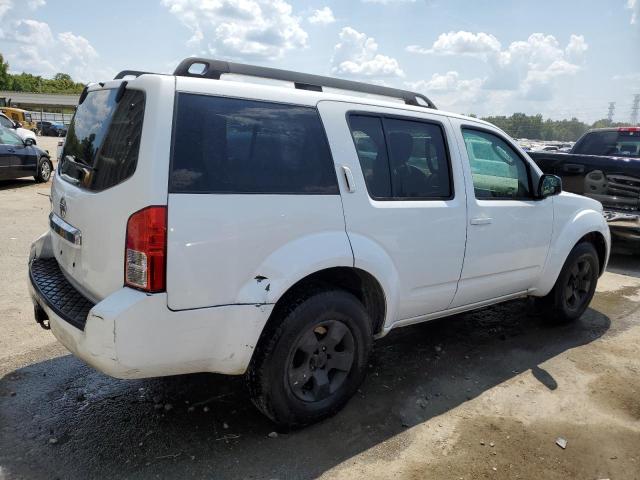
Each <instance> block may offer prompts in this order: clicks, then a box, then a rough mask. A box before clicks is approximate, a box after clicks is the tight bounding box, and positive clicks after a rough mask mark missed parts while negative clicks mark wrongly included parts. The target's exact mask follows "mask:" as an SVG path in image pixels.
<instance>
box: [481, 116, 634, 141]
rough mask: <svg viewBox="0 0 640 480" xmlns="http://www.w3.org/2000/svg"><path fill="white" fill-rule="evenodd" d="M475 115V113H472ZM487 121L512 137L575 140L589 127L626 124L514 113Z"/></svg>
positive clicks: (605, 120)
mask: <svg viewBox="0 0 640 480" xmlns="http://www.w3.org/2000/svg"><path fill="white" fill-rule="evenodd" d="M472 116H475V115H472ZM482 120H485V121H487V122H489V123H493V124H494V125H495V126H497V127H498V128H501V129H502V130H504V131H505V132H507V133H508V134H509V135H510V136H512V137H513V138H528V139H530V140H560V141H564V142H575V141H576V140H577V139H578V138H579V137H580V136H581V135H582V134H583V133H584V132H586V131H587V130H589V129H590V128H604V127H622V126H624V125H626V124H624V123H617V122H611V121H609V120H608V119H606V118H603V119H601V120H597V121H596V122H594V123H592V124H588V123H584V122H581V121H580V120H578V119H577V118H575V117H573V118H572V119H571V120H551V119H550V118H547V119H546V120H544V119H543V118H542V115H540V114H538V115H526V114H524V113H514V114H513V115H511V116H510V117H506V116H504V115H499V116H492V117H483V118H482Z"/></svg>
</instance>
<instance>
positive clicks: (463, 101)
mask: <svg viewBox="0 0 640 480" xmlns="http://www.w3.org/2000/svg"><path fill="white" fill-rule="evenodd" d="M483 84H484V79H482V78H473V79H470V80H463V79H460V74H459V73H458V72H456V71H449V72H447V73H445V74H442V75H441V74H439V73H434V74H433V75H432V76H431V78H430V79H429V80H418V81H417V82H405V85H406V86H407V87H408V88H409V89H411V90H415V91H418V92H422V93H424V94H426V95H427V96H430V97H431V100H434V101H435V102H436V104H437V105H438V107H439V108H444V109H456V108H458V107H463V106H464V107H468V106H470V105H476V104H479V103H482V102H485V101H486V99H487V91H486V90H483V88H482V87H483Z"/></svg>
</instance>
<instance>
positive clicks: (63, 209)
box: [60, 197, 67, 218]
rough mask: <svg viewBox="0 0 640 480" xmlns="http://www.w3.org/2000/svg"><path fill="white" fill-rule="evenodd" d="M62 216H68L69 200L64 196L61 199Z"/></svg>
mask: <svg viewBox="0 0 640 480" xmlns="http://www.w3.org/2000/svg"><path fill="white" fill-rule="evenodd" d="M60 216H61V217H62V218H64V217H66V216H67V201H66V200H65V199H64V197H62V198H61V199H60Z"/></svg>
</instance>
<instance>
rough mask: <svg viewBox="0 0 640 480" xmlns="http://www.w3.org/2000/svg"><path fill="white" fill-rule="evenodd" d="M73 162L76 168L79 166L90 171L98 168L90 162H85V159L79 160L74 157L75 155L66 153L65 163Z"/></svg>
mask: <svg viewBox="0 0 640 480" xmlns="http://www.w3.org/2000/svg"><path fill="white" fill-rule="evenodd" d="M67 162H69V163H71V165H73V166H74V167H76V168H79V169H80V170H82V171H88V172H95V171H97V170H98V169H97V168H96V167H92V166H91V165H89V164H88V163H85V162H84V161H81V162H79V161H77V160H76V157H74V156H73V155H65V157H64V163H67Z"/></svg>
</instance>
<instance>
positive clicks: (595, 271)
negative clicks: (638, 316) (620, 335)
mask: <svg viewBox="0 0 640 480" xmlns="http://www.w3.org/2000/svg"><path fill="white" fill-rule="evenodd" d="M599 276H600V267H599V262H598V252H596V249H595V248H594V246H593V245H592V244H591V243H588V242H583V243H579V244H578V245H576V246H575V247H573V250H571V253H569V256H568V257H567V260H566V261H565V263H564V266H563V267H562V270H561V271H560V275H559V276H558V279H557V280H556V284H555V285H554V287H553V289H552V290H551V292H549V294H548V295H547V296H546V297H543V298H541V299H540V300H539V302H540V303H541V304H542V307H543V309H544V310H545V311H546V313H547V314H548V315H549V317H550V319H552V320H555V321H556V322H561V323H566V322H570V321H573V320H576V319H578V318H580V317H581V316H582V314H583V313H584V311H585V310H586V309H587V307H588V306H589V303H590V302H591V299H592V298H593V295H594V293H595V291H596V284H597V283H598V277H599Z"/></svg>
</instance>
